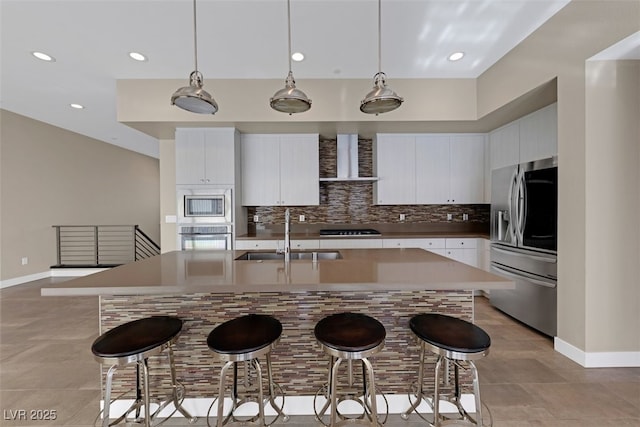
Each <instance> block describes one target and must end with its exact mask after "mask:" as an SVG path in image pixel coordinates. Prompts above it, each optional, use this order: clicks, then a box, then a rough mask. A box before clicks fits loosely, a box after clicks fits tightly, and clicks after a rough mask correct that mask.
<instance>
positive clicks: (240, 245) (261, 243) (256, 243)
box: [236, 240, 278, 251]
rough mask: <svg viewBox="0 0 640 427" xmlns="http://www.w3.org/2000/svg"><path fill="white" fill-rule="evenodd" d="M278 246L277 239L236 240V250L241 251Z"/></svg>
mask: <svg viewBox="0 0 640 427" xmlns="http://www.w3.org/2000/svg"><path fill="white" fill-rule="evenodd" d="M277 248H278V241H277V240H236V250H239V251H251V250H267V249H273V250H274V251H275V250H276V249H277Z"/></svg>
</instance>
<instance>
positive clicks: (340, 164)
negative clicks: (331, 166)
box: [336, 134, 358, 179]
mask: <svg viewBox="0 0 640 427" xmlns="http://www.w3.org/2000/svg"><path fill="white" fill-rule="evenodd" d="M336 163H337V169H338V174H337V175H338V178H341V179H348V178H358V135H357V134H338V150H337V159H336Z"/></svg>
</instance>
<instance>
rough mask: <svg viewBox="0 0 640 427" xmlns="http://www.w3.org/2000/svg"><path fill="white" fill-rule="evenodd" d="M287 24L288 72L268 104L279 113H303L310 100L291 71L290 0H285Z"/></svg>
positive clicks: (309, 104)
mask: <svg viewBox="0 0 640 427" xmlns="http://www.w3.org/2000/svg"><path fill="white" fill-rule="evenodd" d="M287 25H288V28H289V74H288V75H287V79H286V80H285V81H284V83H285V86H284V88H283V89H280V90H279V91H277V92H276V93H275V94H274V95H273V97H272V98H271V99H270V100H269V105H271V108H273V109H274V110H276V111H280V112H281V113H288V114H289V115H291V114H293V113H303V112H305V111H307V110H308V109H309V108H311V100H310V99H309V98H308V97H307V95H305V93H304V92H303V91H301V90H300V89H298V88H296V81H295V80H294V79H293V72H292V71H291V0H287Z"/></svg>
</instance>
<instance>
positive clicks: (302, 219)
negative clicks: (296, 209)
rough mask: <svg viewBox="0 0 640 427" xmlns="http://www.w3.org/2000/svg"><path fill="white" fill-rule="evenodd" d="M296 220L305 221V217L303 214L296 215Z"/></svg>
mask: <svg viewBox="0 0 640 427" xmlns="http://www.w3.org/2000/svg"><path fill="white" fill-rule="evenodd" d="M298 220H299V221H300V222H305V221H306V219H305V217H304V215H300V216H299V217H298Z"/></svg>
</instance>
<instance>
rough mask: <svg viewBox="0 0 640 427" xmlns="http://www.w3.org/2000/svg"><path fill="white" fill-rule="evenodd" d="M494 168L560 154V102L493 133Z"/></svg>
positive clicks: (491, 137) (491, 147)
mask: <svg viewBox="0 0 640 427" xmlns="http://www.w3.org/2000/svg"><path fill="white" fill-rule="evenodd" d="M489 146H490V152H491V160H490V161H491V169H492V170H493V169H499V168H502V167H505V166H512V165H516V164H518V163H525V162H530V161H533V160H540V159H545V158H547V157H552V156H556V155H557V154H558V104H557V103H553V104H551V105H548V106H546V107H544V108H541V109H540V110H537V111H534V112H533V113H531V114H529V115H526V116H524V117H522V118H520V119H518V120H515V121H513V122H511V123H509V124H507V125H505V126H502V127H500V128H498V129H496V130H494V131H492V132H491V133H489Z"/></svg>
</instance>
